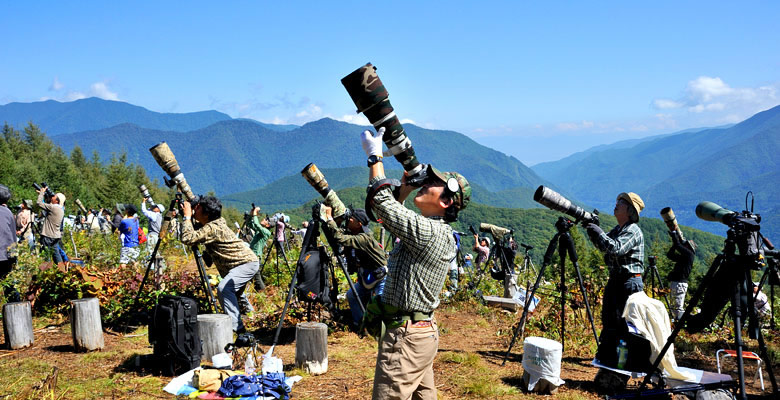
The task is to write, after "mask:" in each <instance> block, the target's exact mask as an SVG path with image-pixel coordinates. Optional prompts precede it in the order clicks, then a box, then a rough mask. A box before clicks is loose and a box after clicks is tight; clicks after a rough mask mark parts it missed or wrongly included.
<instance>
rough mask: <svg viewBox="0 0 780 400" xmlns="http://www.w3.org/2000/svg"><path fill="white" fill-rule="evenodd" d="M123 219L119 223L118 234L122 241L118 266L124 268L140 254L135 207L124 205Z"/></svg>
mask: <svg viewBox="0 0 780 400" xmlns="http://www.w3.org/2000/svg"><path fill="white" fill-rule="evenodd" d="M123 208H124V213H125V215H124V218H122V220H121V222H119V229H118V231H119V234H120V237H121V239H122V249H121V250H120V252H119V266H120V267H121V268H124V267H125V266H127V264H130V263H133V262H135V260H137V259H138V256H139V255H140V254H141V252H140V251H139V250H138V217H137V215H136V214H137V213H138V212H137V211H136V209H135V206H134V205H132V204H126V205H125V206H124V207H123Z"/></svg>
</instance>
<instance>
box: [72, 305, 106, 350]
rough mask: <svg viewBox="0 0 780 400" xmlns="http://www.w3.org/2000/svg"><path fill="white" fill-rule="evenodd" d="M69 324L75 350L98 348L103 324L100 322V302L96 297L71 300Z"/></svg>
mask: <svg viewBox="0 0 780 400" xmlns="http://www.w3.org/2000/svg"><path fill="white" fill-rule="evenodd" d="M70 303H71V309H70V326H71V331H72V332H73V347H75V348H76V351H92V350H100V349H102V348H103V347H104V346H105V343H104V342H103V325H102V324H101V322H100V302H99V301H98V299H97V298H95V297H91V298H86V299H79V300H72V301H71V302H70Z"/></svg>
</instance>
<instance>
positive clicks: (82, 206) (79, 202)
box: [76, 199, 87, 215]
mask: <svg viewBox="0 0 780 400" xmlns="http://www.w3.org/2000/svg"><path fill="white" fill-rule="evenodd" d="M76 205H77V206H78V207H79V210H81V212H82V214H83V215H87V208H86V207H84V204H83V203H82V202H81V200H79V199H76Z"/></svg>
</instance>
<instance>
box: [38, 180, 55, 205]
mask: <svg viewBox="0 0 780 400" xmlns="http://www.w3.org/2000/svg"><path fill="white" fill-rule="evenodd" d="M33 187H34V188H35V190H36V191H39V190H41V189H42V188H44V189H46V190H45V191H44V192H43V201H44V202H46V203H51V199H52V197H54V192H52V191H51V189H49V185H47V184H46V182H41V184H40V185H39V184H37V183H35V182H33Z"/></svg>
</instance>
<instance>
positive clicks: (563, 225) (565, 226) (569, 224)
mask: <svg viewBox="0 0 780 400" xmlns="http://www.w3.org/2000/svg"><path fill="white" fill-rule="evenodd" d="M574 225H575V222H574V221H572V220H570V219H568V218H564V217H558V221H555V229H557V230H558V233H566V232H568V231H570V230H571V228H573V227H574Z"/></svg>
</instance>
